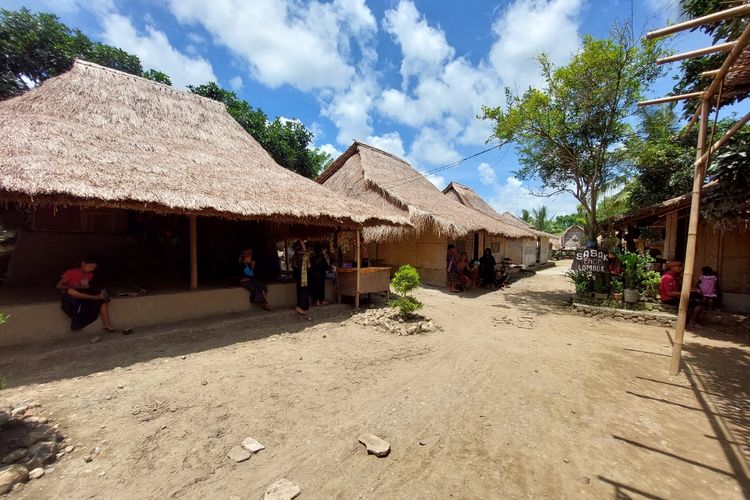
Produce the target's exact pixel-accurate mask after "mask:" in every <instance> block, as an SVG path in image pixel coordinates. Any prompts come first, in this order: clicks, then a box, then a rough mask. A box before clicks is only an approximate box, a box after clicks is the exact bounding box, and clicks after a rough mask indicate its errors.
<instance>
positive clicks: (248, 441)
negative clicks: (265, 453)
mask: <svg viewBox="0 0 750 500" xmlns="http://www.w3.org/2000/svg"><path fill="white" fill-rule="evenodd" d="M242 447H243V448H245V449H246V450H247V451H249V452H250V453H253V454H255V453H258V452H259V451H260V450H264V449H265V448H266V447H265V446H263V445H262V444H260V443H259V442H257V441H256V440H255V439H253V438H251V437H247V438H245V439H243V440H242Z"/></svg>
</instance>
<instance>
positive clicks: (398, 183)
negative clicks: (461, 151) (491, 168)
mask: <svg viewBox="0 0 750 500" xmlns="http://www.w3.org/2000/svg"><path fill="white" fill-rule="evenodd" d="M506 144H507V142H501V143H500V144H495V145H494V146H492V147H491V148H487V149H484V150H482V151H479V152H478V153H474V154H473V155H470V156H467V157H465V158H461V159H460V160H457V161H454V162H453V163H449V164H448V165H443V166H442V167H437V168H433V169H432V170H427V171H425V172H418V173H417V174H416V175H412V176H409V177H404V178H403V179H398V180H395V181H392V182H389V183H386V184H383V187H384V188H394V187H398V186H403V185H404V184H408V183H410V182H412V181H415V180H417V179H421V178H426V177H427V176H429V175H433V174H436V173H438V172H442V171H444V170H448V169H449V168H453V167H457V166H458V165H460V164H462V163H464V162H465V161H467V160H471V159H472V158H476V157H477V156H480V155H483V154H485V153H488V152H490V151H492V150H493V149H498V148H500V147H502V146H505V145H506Z"/></svg>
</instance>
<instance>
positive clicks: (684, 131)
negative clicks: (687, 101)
mask: <svg viewBox="0 0 750 500" xmlns="http://www.w3.org/2000/svg"><path fill="white" fill-rule="evenodd" d="M700 115H701V107H700V106H698V108H697V109H696V110H695V113H693V117H692V118H690V121H689V122H688V124H687V125H685V127H684V128H683V129H682V132H680V135H679V137H685V136H686V135H688V134H689V133H690V131H691V130H692V129H693V125H695V122H697V121H698V118H699V117H700Z"/></svg>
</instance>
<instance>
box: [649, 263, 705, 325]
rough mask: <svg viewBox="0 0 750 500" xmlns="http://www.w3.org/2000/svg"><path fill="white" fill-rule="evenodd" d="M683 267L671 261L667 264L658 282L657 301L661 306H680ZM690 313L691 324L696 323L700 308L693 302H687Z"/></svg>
mask: <svg viewBox="0 0 750 500" xmlns="http://www.w3.org/2000/svg"><path fill="white" fill-rule="evenodd" d="M683 270H684V267H683V265H682V262H680V261H678V260H671V261H669V262H667V272H666V273H664V275H663V276H662V277H661V281H660V282H659V299H660V300H661V303H662V304H669V305H673V306H679V305H680V295H682V271H683ZM688 307H689V311H690V320H691V322H693V323H696V322H697V321H698V318H699V317H700V314H701V311H702V308H701V306H700V305H699V304H696V303H695V302H694V301H688Z"/></svg>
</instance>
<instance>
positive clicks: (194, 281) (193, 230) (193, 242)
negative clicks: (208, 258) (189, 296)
mask: <svg viewBox="0 0 750 500" xmlns="http://www.w3.org/2000/svg"><path fill="white" fill-rule="evenodd" d="M188 218H189V220H190V289H191V290H197V289H198V222H197V217H196V216H195V215H189V216H188Z"/></svg>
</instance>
